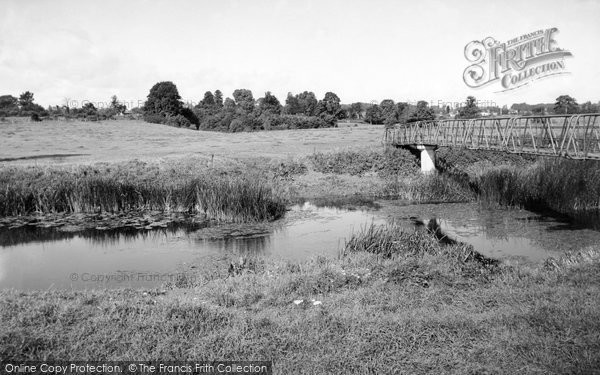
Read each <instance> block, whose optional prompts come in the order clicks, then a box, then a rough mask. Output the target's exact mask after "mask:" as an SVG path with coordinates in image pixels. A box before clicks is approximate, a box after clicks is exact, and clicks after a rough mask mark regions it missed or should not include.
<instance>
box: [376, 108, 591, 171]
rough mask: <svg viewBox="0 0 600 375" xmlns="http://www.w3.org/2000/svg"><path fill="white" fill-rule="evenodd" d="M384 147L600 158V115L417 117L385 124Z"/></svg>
mask: <svg viewBox="0 0 600 375" xmlns="http://www.w3.org/2000/svg"><path fill="white" fill-rule="evenodd" d="M384 144H385V145H386V146H404V147H419V148H420V147H424V146H432V147H437V146H449V147H464V148H469V149H478V150H495V151H504V152H510V153H519V154H535V155H546V156H559V157H566V158H572V159H596V160H600V113H586V114H578V115H555V116H522V117H483V118H476V119H469V120H467V119H451V120H432V121H418V122H413V123H408V124H396V125H394V126H393V127H390V128H386V130H385V135H384Z"/></svg>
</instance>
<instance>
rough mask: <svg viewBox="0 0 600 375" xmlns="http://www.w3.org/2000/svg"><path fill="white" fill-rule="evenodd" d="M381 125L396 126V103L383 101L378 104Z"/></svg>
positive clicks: (387, 100) (388, 100) (389, 100)
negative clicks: (381, 117) (381, 120)
mask: <svg viewBox="0 0 600 375" xmlns="http://www.w3.org/2000/svg"><path fill="white" fill-rule="evenodd" d="M379 107H380V108H381V115H382V116H383V123H384V124H386V125H391V124H396V123H397V122H398V110H397V108H396V103H394V101H393V100H392V99H384V100H382V101H381V103H380V104H379Z"/></svg>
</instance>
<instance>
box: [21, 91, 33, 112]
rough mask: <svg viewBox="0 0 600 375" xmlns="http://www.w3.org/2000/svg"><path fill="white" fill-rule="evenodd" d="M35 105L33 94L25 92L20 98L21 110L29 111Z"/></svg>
mask: <svg viewBox="0 0 600 375" xmlns="http://www.w3.org/2000/svg"><path fill="white" fill-rule="evenodd" d="M32 105H33V93H32V92H29V91H25V92H24V93H22V94H21V95H20V96H19V106H20V107H21V109H28V108H29V107H31V106H32Z"/></svg>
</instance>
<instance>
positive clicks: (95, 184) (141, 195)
mask: <svg viewBox="0 0 600 375" xmlns="http://www.w3.org/2000/svg"><path fill="white" fill-rule="evenodd" d="M132 210H159V211H180V212H191V213H204V214H206V215H207V217H208V218H211V219H216V220H223V221H237V222H241V221H257V220H272V219H275V218H278V217H280V216H282V215H283V213H284V212H285V204H284V202H283V200H282V199H280V198H279V197H277V196H276V194H275V193H274V192H273V189H272V188H271V186H270V185H269V184H268V182H266V181H264V180H262V179H260V178H256V177H255V176H251V175H249V174H248V173H238V174H235V175H231V174H226V173H219V172H216V171H212V170H208V169H205V170H199V169H193V168H192V169H189V168H188V169H186V168H183V169H179V170H178V169H177V168H176V167H167V168H165V167H162V166H161V167H157V166H156V165H152V164H145V163H137V164H133V165H131V163H130V164H123V165H108V166H105V167H94V166H78V167H72V168H70V169H69V168H49V167H46V168H43V167H11V168H2V169H0V216H16V215H26V214H31V213H55V212H67V213H79V212H103V211H105V212H126V211H132Z"/></svg>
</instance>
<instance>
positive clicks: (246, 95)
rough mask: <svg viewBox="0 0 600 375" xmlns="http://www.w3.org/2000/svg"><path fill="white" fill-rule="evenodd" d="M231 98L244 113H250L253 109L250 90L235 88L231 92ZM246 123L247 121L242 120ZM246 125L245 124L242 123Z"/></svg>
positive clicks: (252, 98)
mask: <svg viewBox="0 0 600 375" xmlns="http://www.w3.org/2000/svg"><path fill="white" fill-rule="evenodd" d="M233 100H235V104H236V106H237V107H238V108H241V109H242V111H244V112H245V113H252V111H254V97H253V96H252V91H250V90H247V89H237V90H235V91H234V92H233ZM244 123H245V124H248V122H247V121H244ZM244 127H246V125H244Z"/></svg>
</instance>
